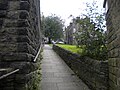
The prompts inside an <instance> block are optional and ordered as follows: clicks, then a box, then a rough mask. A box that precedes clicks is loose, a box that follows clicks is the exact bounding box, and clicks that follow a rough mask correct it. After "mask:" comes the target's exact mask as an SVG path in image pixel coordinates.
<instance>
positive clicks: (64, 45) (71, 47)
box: [56, 44, 82, 53]
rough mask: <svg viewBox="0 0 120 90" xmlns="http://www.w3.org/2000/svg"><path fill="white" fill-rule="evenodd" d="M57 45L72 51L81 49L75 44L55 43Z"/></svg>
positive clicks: (80, 50) (76, 51) (75, 51)
mask: <svg viewBox="0 0 120 90" xmlns="http://www.w3.org/2000/svg"><path fill="white" fill-rule="evenodd" d="M56 45H57V46H59V47H61V48H64V49H66V50H69V51H71V52H73V53H78V52H82V49H80V48H77V47H76V45H66V44H56Z"/></svg>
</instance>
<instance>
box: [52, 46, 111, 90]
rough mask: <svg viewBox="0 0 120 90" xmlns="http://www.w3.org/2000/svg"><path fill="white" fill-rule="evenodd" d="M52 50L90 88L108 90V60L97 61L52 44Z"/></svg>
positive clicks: (92, 89)
mask: <svg viewBox="0 0 120 90" xmlns="http://www.w3.org/2000/svg"><path fill="white" fill-rule="evenodd" d="M53 50H54V51H56V52H57V53H58V55H59V56H60V57H61V58H62V59H63V60H64V61H65V62H66V63H67V65H68V66H69V67H71V69H72V70H73V71H74V72H75V73H76V74H77V75H78V76H79V77H80V78H81V79H82V80H83V81H84V82H85V83H86V84H87V85H88V86H89V87H90V88H91V90H108V88H109V85H108V73H109V72H108V61H97V60H93V59H91V58H88V57H81V56H79V55H78V54H75V53H72V52H70V51H68V50H65V49H63V48H61V47H58V46H56V45H54V46H53Z"/></svg>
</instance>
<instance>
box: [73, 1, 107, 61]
mask: <svg viewBox="0 0 120 90" xmlns="http://www.w3.org/2000/svg"><path fill="white" fill-rule="evenodd" d="M97 7H98V6H95V2H94V3H92V5H89V4H87V9H86V11H87V14H83V15H82V17H81V18H76V23H79V25H80V28H79V30H78V31H77V32H76V34H75V37H76V41H77V42H78V46H79V47H80V48H82V49H83V52H82V55H84V56H89V57H92V58H95V59H99V60H106V59H107V47H106V40H105V39H106V38H105V33H104V28H105V25H104V23H103V22H104V13H99V12H98V10H97Z"/></svg>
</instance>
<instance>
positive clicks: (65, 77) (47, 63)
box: [41, 45, 90, 90]
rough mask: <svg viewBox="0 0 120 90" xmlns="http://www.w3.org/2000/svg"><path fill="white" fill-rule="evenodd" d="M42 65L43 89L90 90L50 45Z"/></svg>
mask: <svg viewBox="0 0 120 90" xmlns="http://www.w3.org/2000/svg"><path fill="white" fill-rule="evenodd" d="M41 66H42V82H41V84H42V89H41V90H90V89H88V87H87V86H86V85H85V84H84V83H83V82H82V81H81V80H80V79H79V78H78V77H77V76H76V75H75V74H74V73H73V71H72V70H71V69H70V68H69V67H68V66H67V65H66V64H65V63H64V61H63V60H62V59H61V58H60V57H59V56H58V55H57V54H56V53H55V52H54V51H53V50H52V47H50V46H48V45H45V47H44V52H43V60H42V65H41Z"/></svg>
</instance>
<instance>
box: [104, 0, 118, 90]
mask: <svg viewBox="0 0 120 90" xmlns="http://www.w3.org/2000/svg"><path fill="white" fill-rule="evenodd" d="M104 4H105V5H107V4H108V11H107V15H106V21H107V23H106V24H107V34H108V51H109V53H108V55H109V90H120V0H105V3H104ZM106 9H107V8H106Z"/></svg>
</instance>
